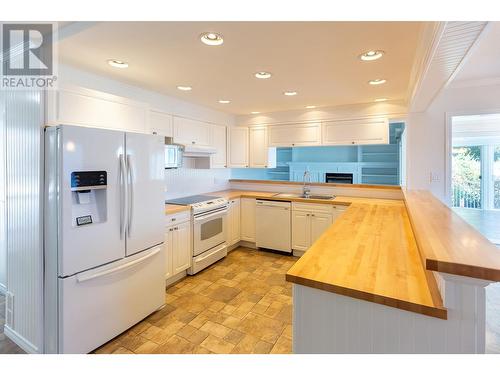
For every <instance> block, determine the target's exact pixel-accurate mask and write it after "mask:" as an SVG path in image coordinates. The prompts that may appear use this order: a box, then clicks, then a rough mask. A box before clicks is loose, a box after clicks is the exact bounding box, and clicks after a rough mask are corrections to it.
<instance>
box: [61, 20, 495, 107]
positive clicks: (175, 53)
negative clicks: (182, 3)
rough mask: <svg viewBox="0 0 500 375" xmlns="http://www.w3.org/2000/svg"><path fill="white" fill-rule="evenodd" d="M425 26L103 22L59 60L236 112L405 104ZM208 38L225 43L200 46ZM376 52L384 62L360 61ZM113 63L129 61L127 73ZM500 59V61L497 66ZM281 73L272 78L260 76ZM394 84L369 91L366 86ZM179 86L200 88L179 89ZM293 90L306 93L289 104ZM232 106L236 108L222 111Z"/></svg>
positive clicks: (68, 41)
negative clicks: (377, 81)
mask: <svg viewBox="0 0 500 375" xmlns="http://www.w3.org/2000/svg"><path fill="white" fill-rule="evenodd" d="M421 27H422V23H421V22H103V23H97V24H94V25H91V26H90V27H88V28H82V29H83V30H81V31H79V32H78V33H74V34H73V35H70V36H68V37H66V38H65V39H63V40H62V41H61V42H60V44H59V56H60V58H61V61H62V62H63V63H66V64H70V65H73V66H76V67H79V68H82V69H85V70H89V71H92V72H94V73H98V74H104V75H107V76H110V77H112V78H115V79H118V80H122V81H125V82H128V83H131V84H134V85H138V86H141V87H144V88H147V89H150V90H154V91H157V92H160V93H163V94H167V95H172V96H175V97H179V98H182V99H185V100H187V101H190V102H193V103H197V104H201V105H204V106H207V107H211V108H214V109H218V110H221V111H225V112H229V113H234V114H248V113H250V112H252V111H259V112H262V113H264V112H274V111H283V110H291V109H300V108H304V106H306V105H317V106H335V105H344V104H354V103H367V102H373V100H374V99H375V98H378V97H387V98H390V99H394V100H400V99H404V100H406V99H407V93H408V83H409V77H410V71H411V68H412V64H413V61H414V57H415V56H414V55H415V50H416V46H417V42H418V38H419V32H420V29H421ZM205 31H216V32H219V33H222V34H223V36H224V44H223V45H222V46H215V47H214V46H206V45H204V44H202V43H201V42H200V40H199V35H200V34H201V33H202V32H205ZM371 49H380V50H384V51H386V54H385V56H384V57H383V58H382V59H379V60H377V61H373V62H362V61H360V60H359V59H358V55H359V54H360V53H362V52H364V51H367V50H371ZM108 59H119V60H125V61H127V62H128V63H129V68H127V69H117V68H112V67H110V66H109V65H108V64H107V63H106V61H107V60H108ZM496 61H498V60H496ZM260 70H265V71H270V72H272V73H273V77H272V78H271V79H268V80H259V79H256V78H255V77H254V75H253V74H254V73H255V72H256V71H260ZM374 78H386V79H387V83H386V84H384V85H379V86H371V85H368V84H367V81H368V80H370V79H374ZM177 85H190V86H192V87H193V90H192V91H190V92H181V91H179V90H177V89H176V86H177ZM285 90H296V91H298V95H297V96H294V97H285V96H284V95H283V94H282V93H283V91H285ZM219 99H229V100H231V103H230V104H225V105H224V104H219V103H218V100H219Z"/></svg>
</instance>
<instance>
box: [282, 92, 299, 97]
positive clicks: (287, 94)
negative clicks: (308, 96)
mask: <svg viewBox="0 0 500 375" xmlns="http://www.w3.org/2000/svg"><path fill="white" fill-rule="evenodd" d="M283 95H286V96H295V95H297V91H285V92H284V93H283Z"/></svg>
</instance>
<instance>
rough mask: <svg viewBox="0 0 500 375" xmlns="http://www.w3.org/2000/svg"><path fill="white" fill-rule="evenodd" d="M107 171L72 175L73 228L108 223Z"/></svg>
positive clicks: (73, 173)
mask: <svg viewBox="0 0 500 375" xmlns="http://www.w3.org/2000/svg"><path fill="white" fill-rule="evenodd" d="M107 186H108V175H107V173H106V171H85V172H72V173H71V191H72V208H73V209H72V216H73V226H78V227H79V226H82V225H89V224H95V223H102V222H105V221H106V212H107V206H106V205H107V203H106V189H107Z"/></svg>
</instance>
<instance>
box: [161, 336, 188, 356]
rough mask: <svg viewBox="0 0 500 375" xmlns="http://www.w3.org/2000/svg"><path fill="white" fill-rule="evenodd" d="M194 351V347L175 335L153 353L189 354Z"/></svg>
mask: <svg viewBox="0 0 500 375" xmlns="http://www.w3.org/2000/svg"><path fill="white" fill-rule="evenodd" d="M194 349H195V345H194V344H192V343H190V342H189V341H188V340H186V339H183V338H182V337H179V336H177V335H174V336H172V337H171V338H170V339H168V341H167V342H165V343H164V344H162V345H160V346H158V347H157V348H156V349H155V350H154V351H153V352H154V353H162V354H189V353H192V352H193V351H194Z"/></svg>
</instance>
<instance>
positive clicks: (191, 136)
mask: <svg viewBox="0 0 500 375" xmlns="http://www.w3.org/2000/svg"><path fill="white" fill-rule="evenodd" d="M211 129H212V126H211V124H209V123H206V122H202V121H197V120H191V119H187V118H184V117H177V116H174V142H176V143H181V144H193V145H200V146H209V145H210V131H211Z"/></svg>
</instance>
